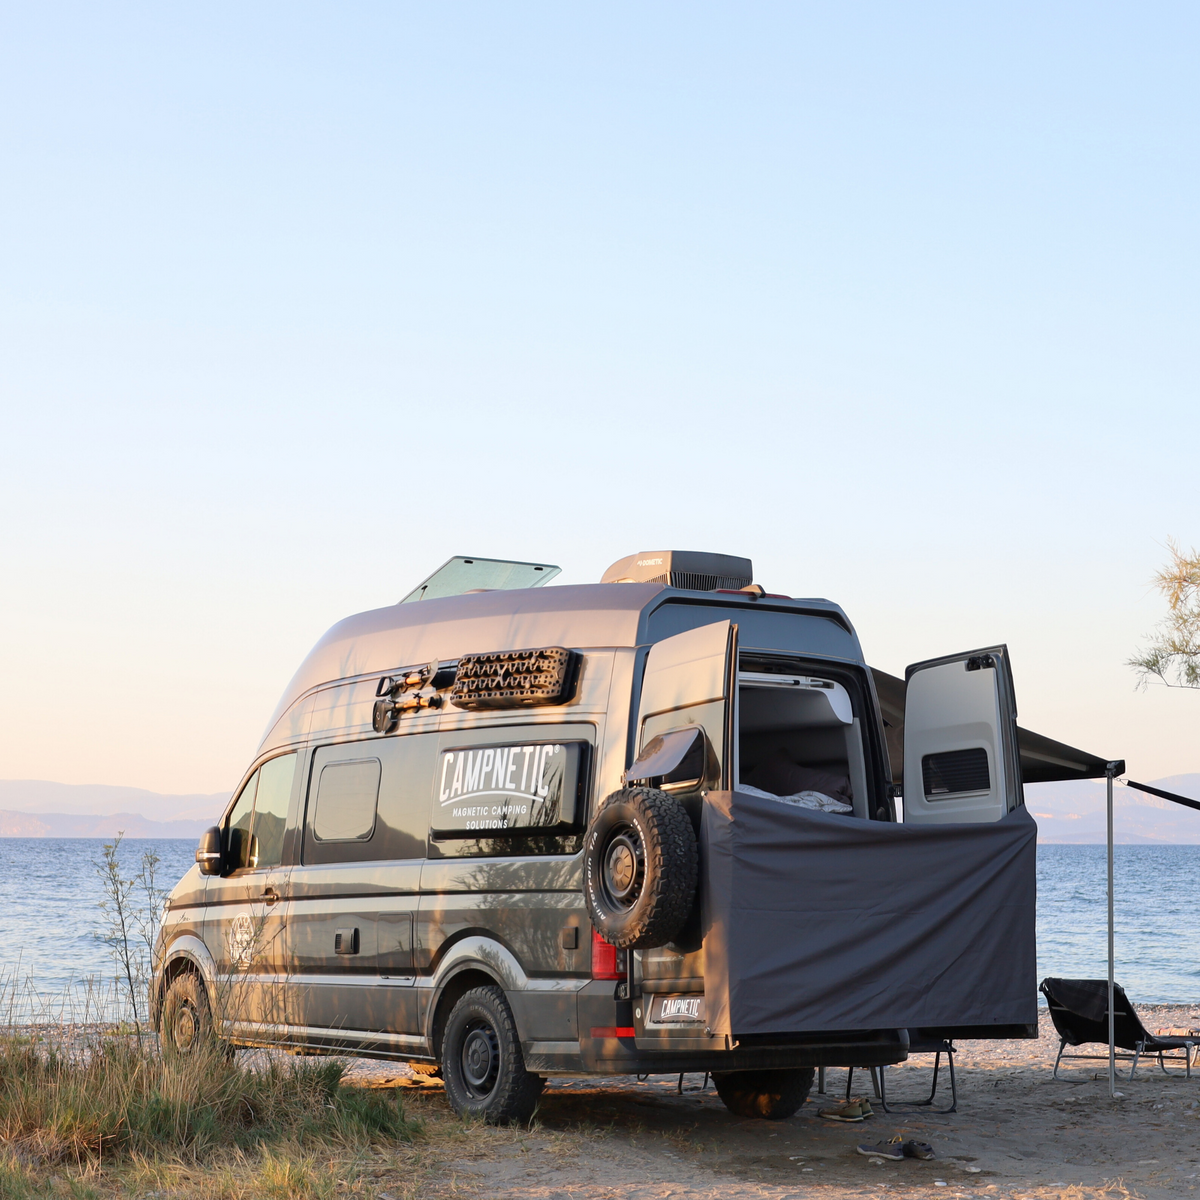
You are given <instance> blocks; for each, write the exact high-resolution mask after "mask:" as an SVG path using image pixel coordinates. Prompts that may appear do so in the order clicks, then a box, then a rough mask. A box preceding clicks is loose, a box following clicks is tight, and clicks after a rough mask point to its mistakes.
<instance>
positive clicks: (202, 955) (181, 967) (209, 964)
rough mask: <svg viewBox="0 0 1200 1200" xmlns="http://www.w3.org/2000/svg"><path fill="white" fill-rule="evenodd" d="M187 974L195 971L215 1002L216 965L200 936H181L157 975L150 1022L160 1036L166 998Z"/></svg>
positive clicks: (172, 945)
mask: <svg viewBox="0 0 1200 1200" xmlns="http://www.w3.org/2000/svg"><path fill="white" fill-rule="evenodd" d="M185 971H191V972H193V973H194V974H196V975H198V976H199V978H200V982H201V983H202V984H203V985H204V988H205V990H206V991H207V992H208V993H209V998H210V999H211V997H212V989H213V980H214V978H215V973H216V964H215V963H214V962H213V960H212V955H211V954H209V952H208V947H207V946H206V945H205V944H204V943H203V942H202V941H201V940H200V939H199V938H198V937H192V936H187V937H181V938H180V939H179V940H178V941H176V942H172V943H171V946H170V949H168V951H167V953H166V956H165V958H164V959H163V961H162V964H161V965H160V967H159V969H158V971H157V972H155V975H154V980H153V983H152V984H151V989H150V1023H151V1025H152V1026H153V1028H154V1031H155V1032H156V1033H157V1032H159V1022H160V1019H161V1017H162V1005H163V999H164V997H165V996H166V994H167V988H169V987H170V986H171V983H172V982H173V981H174V980H175V979H177V978H178V977H179V976H180V975H182V974H183V973H184V972H185Z"/></svg>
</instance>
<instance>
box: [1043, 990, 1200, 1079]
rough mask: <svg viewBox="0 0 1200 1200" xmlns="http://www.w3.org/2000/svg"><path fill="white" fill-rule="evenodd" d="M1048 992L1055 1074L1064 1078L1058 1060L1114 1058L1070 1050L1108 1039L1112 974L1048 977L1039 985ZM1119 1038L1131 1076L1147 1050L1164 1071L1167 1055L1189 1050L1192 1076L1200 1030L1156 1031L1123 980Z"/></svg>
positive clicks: (1116, 1021) (1117, 1006)
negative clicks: (1147, 1023)
mask: <svg viewBox="0 0 1200 1200" xmlns="http://www.w3.org/2000/svg"><path fill="white" fill-rule="evenodd" d="M1038 990H1039V991H1040V992H1041V993H1042V995H1043V996H1045V997H1046V1004H1047V1006H1048V1007H1049V1009H1050V1019H1051V1020H1052V1021H1053V1022H1054V1028H1055V1029H1056V1030H1057V1031H1058V1036H1059V1044H1058V1057H1057V1058H1056V1059H1055V1060H1054V1078H1055V1079H1057V1078H1058V1064H1059V1063H1061V1062H1063V1061H1068V1062H1069V1061H1071V1060H1072V1059H1074V1060H1078V1061H1083V1060H1087V1061H1090V1062H1096V1061H1099V1060H1103V1061H1105V1062H1107V1061H1108V1055H1107V1054H1065V1053H1064V1051H1065V1050H1066V1048H1067V1047H1068V1046H1087V1045H1091V1044H1093V1043H1095V1042H1103V1043H1104V1044H1105V1045H1107V1044H1108V980H1106V979H1043V980H1042V983H1041V987H1040V988H1039V989H1038ZM1113 1034H1114V1037H1113V1041H1114V1043H1115V1044H1116V1045H1117V1046H1119V1047H1120V1048H1121V1049H1122V1050H1124V1051H1126V1053H1124V1054H1118V1055H1117V1058H1118V1059H1120V1060H1121V1061H1122V1062H1128V1063H1130V1064H1131V1065H1130V1068H1129V1075H1128V1076H1125V1077H1124V1078H1129V1079H1132V1078H1133V1073H1134V1071H1136V1070H1137V1066H1138V1061H1139V1060H1140V1059H1141V1057H1142V1055H1144V1054H1146V1055H1149V1054H1153V1055H1155V1056H1157V1058H1158V1065H1159V1068H1160V1070H1161V1071H1162V1072H1163V1074H1164V1075H1169V1074H1170V1073H1171V1072H1170V1071H1168V1070H1167V1059H1166V1057H1165V1056H1167V1055H1172V1058H1171V1060H1170V1061H1172V1062H1175V1063H1178V1062H1179V1057H1178V1052H1179V1051H1182V1052H1183V1066H1184V1071H1185V1074H1186V1075H1187V1077H1188V1078H1189V1079H1190V1078H1191V1077H1192V1059H1193V1057H1194V1056H1195V1053H1196V1048H1197V1047H1200V1034H1196V1035H1195V1036H1188V1037H1167V1036H1159V1035H1158V1034H1154V1033H1151V1032H1150V1031H1149V1030H1148V1029H1147V1028H1146V1027H1145V1026H1144V1025H1143V1024H1142V1021H1141V1018H1140V1017H1139V1016H1138V1015H1137V1013H1136V1012H1134V1009H1133V1005H1132V1004H1130V1003H1129V997H1128V996H1126V995H1125V989H1124V988H1123V987H1121V986H1120V985H1119V984H1117V985H1115V986H1114V987H1113Z"/></svg>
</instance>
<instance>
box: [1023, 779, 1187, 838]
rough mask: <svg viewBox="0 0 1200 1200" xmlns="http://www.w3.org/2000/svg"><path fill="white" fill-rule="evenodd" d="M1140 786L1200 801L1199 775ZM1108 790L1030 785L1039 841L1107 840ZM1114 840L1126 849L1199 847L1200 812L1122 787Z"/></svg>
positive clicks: (1079, 784)
mask: <svg viewBox="0 0 1200 1200" xmlns="http://www.w3.org/2000/svg"><path fill="white" fill-rule="evenodd" d="M1139 782H1141V783H1148V784H1150V786H1151V787H1157V788H1161V789H1162V790H1163V791H1165V792H1175V793H1177V794H1178V795H1181V796H1187V797H1188V798H1189V799H1192V800H1200V774H1190V775H1169V776H1168V777H1167V778H1166V779H1143V780H1139ZM1105 790H1106V784H1105V782H1104V780H1103V779H1088V780H1080V781H1072V782H1068V783H1037V784H1030V785H1028V786H1027V787H1026V788H1025V804H1026V807H1028V809H1029V811H1030V812H1031V813H1032V814H1033V816H1034V818H1035V819H1036V820H1037V823H1038V841H1041V842H1059V843H1065V842H1082V843H1092V842H1103V841H1105V840H1106V830H1105V826H1106V824H1107V817H1106V802H1105ZM1113 839H1114V840H1115V841H1117V842H1120V843H1122V844H1123V845H1130V844H1160V845H1161V844H1164V843H1172V842H1176V843H1200V812H1197V811H1196V810H1195V809H1191V808H1185V807H1184V806H1183V805H1181V804H1172V803H1171V802H1170V801H1169V800H1160V799H1159V798H1158V797H1157V796H1148V795H1146V793H1145V792H1137V791H1134V790H1133V789H1132V788H1127V787H1122V786H1121V785H1120V784H1118V785H1117V786H1116V787H1115V788H1114V789H1113Z"/></svg>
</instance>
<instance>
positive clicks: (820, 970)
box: [702, 792, 1037, 1037]
mask: <svg viewBox="0 0 1200 1200" xmlns="http://www.w3.org/2000/svg"><path fill="white" fill-rule="evenodd" d="M1036 842H1037V825H1036V824H1035V823H1034V821H1033V818H1032V817H1030V816H1029V814H1028V813H1027V812H1026V811H1025V809H1024V808H1019V809H1016V810H1015V811H1014V812H1012V813H1010V814H1009V815H1008V816H1007V817H1005V818H1004V819H1003V820H1001V821H995V822H988V823H980V824H947V825H894V824H890V823H888V822H883V821H863V820H856V819H854V818H852V817H844V816H836V815H830V814H826V813H819V812H813V811H810V810H807V809H802V808H793V807H792V806H791V805H787V804H780V803H778V802H777V801H774V800H769V799H765V798H760V797H757V796H751V795H747V794H746V793H744V792H710V793H709V794H708V797H707V801H706V803H705V806H704V818H703V828H702V854H703V876H704V883H703V904H704V923H705V936H704V950H705V957H704V961H705V971H704V990H705V1003H706V1006H707V1012H708V1023H709V1025H710V1027H711V1028H712V1031H713V1032H714V1033H716V1034H731V1035H733V1036H735V1037H736V1036H739V1035H745V1036H751V1035H754V1034H771V1033H801V1032H823V1031H830V1032H832V1031H834V1030H869V1029H917V1028H925V1029H935V1028H936V1029H942V1030H947V1031H948V1030H952V1029H955V1028H958V1029H963V1027H980V1026H985V1027H986V1026H1014V1025H1029V1024H1036V1022H1037V962H1036V956H1035V941H1034V936H1035V935H1034V912H1035V905H1036V875H1035V870H1036ZM997 1034H998V1035H999V1030H998V1031H997ZM947 1036H949V1034H948V1033H947ZM959 1036H967V1034H966V1033H965V1032H964V1033H960V1034H959ZM971 1036H986V1034H984V1033H982V1031H981V1032H973V1033H972V1034H971ZM1007 1036H1013V1035H1012V1034H1008V1035H1007Z"/></svg>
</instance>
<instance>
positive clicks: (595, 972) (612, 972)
mask: <svg viewBox="0 0 1200 1200" xmlns="http://www.w3.org/2000/svg"><path fill="white" fill-rule="evenodd" d="M592 978H593V979H624V978H625V955H624V954H623V953H622V952H621V951H620V950H618V949H617V948H616V946H610V945H609V944H608V942H606V941H605V940H604V939H603V938H602V937H601V936H600V935H599V934H598V933H597V932H596V931H595V930H594V929H593V930H592Z"/></svg>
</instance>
